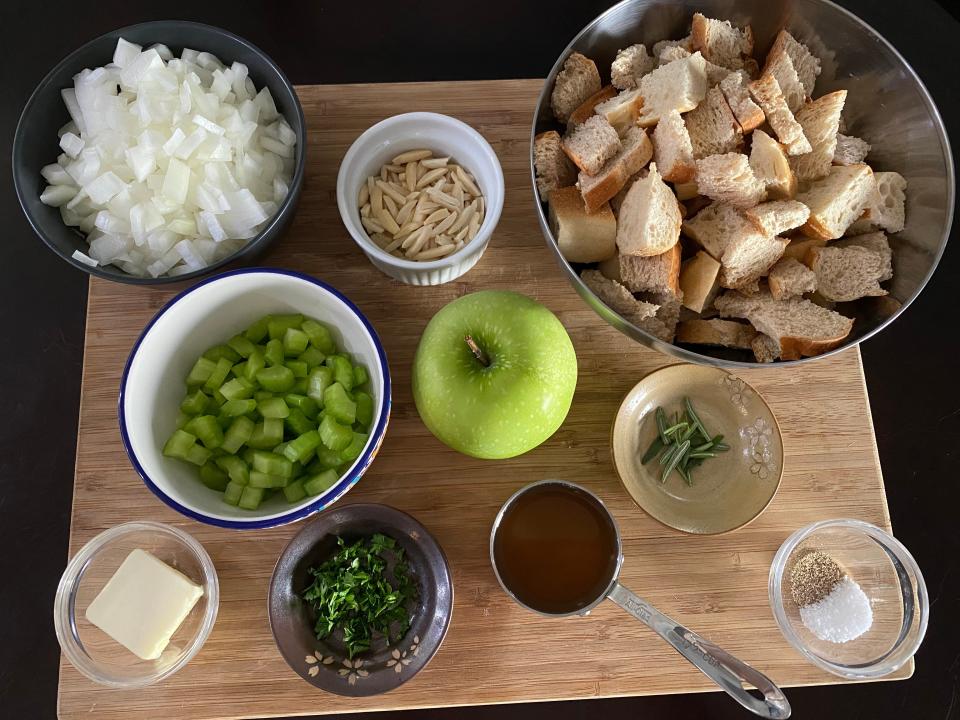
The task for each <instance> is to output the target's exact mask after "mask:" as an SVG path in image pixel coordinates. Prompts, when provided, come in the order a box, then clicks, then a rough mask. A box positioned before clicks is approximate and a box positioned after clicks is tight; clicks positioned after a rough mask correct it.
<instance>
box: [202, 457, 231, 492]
mask: <svg viewBox="0 0 960 720" xmlns="http://www.w3.org/2000/svg"><path fill="white" fill-rule="evenodd" d="M200 481H201V482H202V483H203V484H204V485H206V486H207V487H208V488H210V489H211V490H219V491H220V492H223V491H224V490H226V489H227V483H229V482H230V478H228V477H227V474H226V473H225V472H224V471H223V470H221V469H220V468H219V467H217V465H216V464H215V463H212V462H208V463H207V464H206V465H204V466H203V467H202V468H200Z"/></svg>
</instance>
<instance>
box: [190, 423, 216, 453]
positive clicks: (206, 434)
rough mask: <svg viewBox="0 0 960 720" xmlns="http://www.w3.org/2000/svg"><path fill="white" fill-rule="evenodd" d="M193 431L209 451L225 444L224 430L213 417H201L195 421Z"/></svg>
mask: <svg viewBox="0 0 960 720" xmlns="http://www.w3.org/2000/svg"><path fill="white" fill-rule="evenodd" d="M193 429H194V432H195V433H196V436H197V437H198V438H200V442H202V443H203V444H204V446H206V447H207V448H208V449H211V450H212V449H213V448H216V447H220V444H221V443H222V442H223V430H221V429H220V423H218V422H217V418H216V417H214V416H213V415H201V416H200V417H198V418H196V419H195V420H194V421H193Z"/></svg>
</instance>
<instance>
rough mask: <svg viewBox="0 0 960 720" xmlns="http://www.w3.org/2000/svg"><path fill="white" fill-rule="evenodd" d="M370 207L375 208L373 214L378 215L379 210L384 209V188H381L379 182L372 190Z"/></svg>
mask: <svg viewBox="0 0 960 720" xmlns="http://www.w3.org/2000/svg"><path fill="white" fill-rule="evenodd" d="M370 207H372V208H373V214H374V215H376V214H377V211H378V210H382V209H383V190H381V189H380V184H379V183H377V184H376V185H374V186H373V190H371V191H370Z"/></svg>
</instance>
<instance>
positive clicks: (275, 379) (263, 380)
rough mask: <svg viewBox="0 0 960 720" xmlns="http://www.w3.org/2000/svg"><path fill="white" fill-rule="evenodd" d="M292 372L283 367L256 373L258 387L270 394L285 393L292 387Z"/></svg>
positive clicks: (275, 366)
mask: <svg viewBox="0 0 960 720" xmlns="http://www.w3.org/2000/svg"><path fill="white" fill-rule="evenodd" d="M294 379H295V378H294V377H293V370H291V369H290V368H287V367H284V366H283V365H274V366H273V367H268V368H264V369H263V370H261V371H260V372H258V373H257V382H258V383H260V387H262V388H263V389H264V390H269V391H270V392H287V391H288V390H290V388H292V387H293V381H294Z"/></svg>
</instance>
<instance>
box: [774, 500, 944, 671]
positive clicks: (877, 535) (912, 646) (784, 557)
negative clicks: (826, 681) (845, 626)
mask: <svg viewBox="0 0 960 720" xmlns="http://www.w3.org/2000/svg"><path fill="white" fill-rule="evenodd" d="M825 528H844V529H848V530H855V531H857V532H859V533H861V534H863V535H867V536H869V537H870V538H871V539H873V541H874V542H876V543H877V544H879V545H880V546H881V548H883V550H884V551H885V552H887V553H888V554H890V553H891V552H892V553H893V554H894V555H895V556H896V558H897V560H898V561H899V562H900V563H902V564H904V565H906V567H907V570H908V571H909V572H910V573H911V574H912V575H913V578H914V581H915V582H916V586H917V590H916V596H917V613H919V617H920V624H919V629H918V632H917V636H916V637H915V638H914V639H913V641H911V642H910V643H909V645H907V647H908V648H909V650H910V651H909V653H907V654H906V655H905V656H904V657H903V659H902V660H900V661H899V662H897V663H895V664H892V665H889V664H887V665H884V664H882V663H883V661H884V659H885V657H882V658H880V660H879V661H877V662H874V663H872V664H870V665H863V666H859V667H857V668H849V667H845V666H842V665H838V664H836V663H832V662H830V661H828V660H824V659H823V658H822V657H820V656H819V655H817V654H816V653H814V652H811V651H810V650H809V649H808V648H807V646H806V645H805V644H804V642H803V641H802V640H801V639H800V636H799V635H797V633H796V632H795V631H794V629H793V626H792V625H791V624H790V623H789V622H788V621H787V619H786V614H787V613H786V608H785V607H784V604H783V593H782V592H781V590H782V587H783V582H784V578H785V574H786V571H787V561H788V560H789V559H790V556H791V555H792V554H793V552H794V550H796V549H797V546H798V545H800V543H801V542H803V541H804V540H806V539H807V538H808V537H810V536H811V535H813V534H814V533H816V532H818V531H820V530H823V529H825ZM767 594H768V596H769V600H770V609H771V610H772V611H773V617H774V620H776V622H777V627H778V628H779V629H780V632H781V633H782V634H783V636H784V637H785V638H786V639H787V642H789V643H790V645H792V646H793V648H794V649H795V650H796V651H797V652H799V653H800V654H801V655H803V656H804V657H805V658H806V659H807V660H809V661H810V662H811V663H813V664H814V665H816V666H817V667H819V668H821V669H823V670H826V671H828V672H830V673H833V674H834V675H839V676H840V677H843V678H847V679H852V680H865V679H875V678H879V677H883V676H884V675H889V674H890V673H892V672H896V671H897V670H899V669H900V668H901V667H903V666H904V665H905V664H906V663H907V662H908V661H909V660H910V659H911V658H912V657H913V656H914V655H916V653H917V650H918V649H919V648H920V645H921V643H922V642H923V638H924V636H925V635H926V633H927V625H928V623H929V621H930V599H929V597H930V596H929V595H928V593H927V584H926V582H925V581H924V579H923V573H921V572H920V566H919V565H917V561H916V560H915V559H914V557H913V555H912V554H911V553H910V551H909V550H907V548H906V547H904V545H903V543H901V542H900V541H899V540H897V538H895V537H894V536H893V535H892V534H891V533H888V532H887V531H886V530H884V529H883V528H880V527H877V526H876V525H873V524H872V523H868V522H865V521H863V520H855V519H853V518H836V519H831V520H818V521H817V522H814V523H810V524H809V525H806V526H804V527H802V528H800V529H798V530H795V531H794V532H793V533H791V534H790V536H789V537H788V538H787V539H786V540H784V541H783V544H782V545H781V546H780V547H779V549H778V550H777V552H776V554H775V555H774V556H773V561H772V562H771V563H770V572H769V576H768V580H767ZM911 624H912V623H911Z"/></svg>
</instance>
